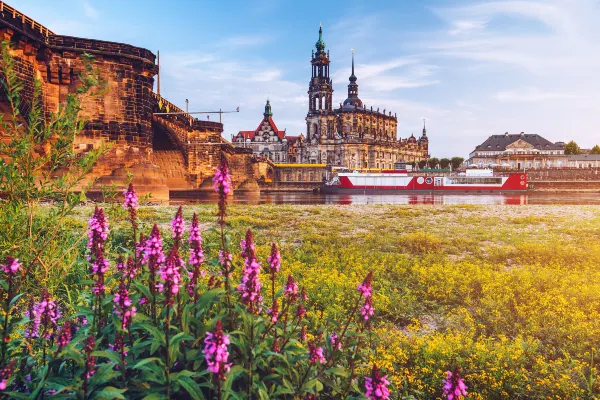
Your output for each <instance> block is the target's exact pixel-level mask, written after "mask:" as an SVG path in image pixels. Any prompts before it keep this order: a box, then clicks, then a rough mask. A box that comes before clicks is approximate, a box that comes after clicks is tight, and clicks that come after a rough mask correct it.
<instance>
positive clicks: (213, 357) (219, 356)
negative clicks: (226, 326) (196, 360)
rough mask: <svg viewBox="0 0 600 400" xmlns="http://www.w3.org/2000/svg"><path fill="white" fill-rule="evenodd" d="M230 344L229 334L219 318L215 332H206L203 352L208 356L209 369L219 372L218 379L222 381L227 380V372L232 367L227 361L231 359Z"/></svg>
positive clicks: (215, 372)
mask: <svg viewBox="0 0 600 400" xmlns="http://www.w3.org/2000/svg"><path fill="white" fill-rule="evenodd" d="M228 344H229V335H224V334H223V326H222V325H221V320H218V321H217V325H216V326H215V330H214V332H206V338H205V339H204V350H203V351H202V353H204V355H205V357H206V363H207V364H208V370H209V371H210V372H212V373H213V374H217V379H218V380H222V381H224V380H225V373H226V372H229V368H230V367H231V363H227V361H228V360H229V351H228V350H227V345H228Z"/></svg>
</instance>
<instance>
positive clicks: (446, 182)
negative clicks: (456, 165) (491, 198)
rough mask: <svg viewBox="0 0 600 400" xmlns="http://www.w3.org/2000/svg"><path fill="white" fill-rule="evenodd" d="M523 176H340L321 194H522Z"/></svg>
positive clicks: (525, 189)
mask: <svg viewBox="0 0 600 400" xmlns="http://www.w3.org/2000/svg"><path fill="white" fill-rule="evenodd" d="M527 189H528V184H527V175H526V174H524V173H523V174H509V175H507V176H408V175H407V174H398V173H340V174H338V176H337V179H336V181H335V183H334V184H326V185H323V187H322V189H321V191H322V192H323V193H365V192H369V193H377V192H381V193H387V194H389V193H390V192H394V191H398V192H403V193H406V192H427V193H431V192H436V193H437V192H455V193H456V192H474V193H482V192H488V193H489V192H498V193H503V192H525V191H527Z"/></svg>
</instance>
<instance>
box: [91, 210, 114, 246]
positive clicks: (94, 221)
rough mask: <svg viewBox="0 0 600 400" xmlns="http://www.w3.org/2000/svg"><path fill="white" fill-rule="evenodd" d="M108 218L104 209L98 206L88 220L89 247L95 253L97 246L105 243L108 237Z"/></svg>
mask: <svg viewBox="0 0 600 400" xmlns="http://www.w3.org/2000/svg"><path fill="white" fill-rule="evenodd" d="M108 231H109V230H108V219H107V218H106V215H104V210H103V209H101V208H98V207H96V208H95V209H94V214H92V216H91V218H90V219H89V220H88V246H87V247H88V248H90V251H91V253H92V255H93V253H94V251H95V248H96V247H97V246H99V245H103V244H104V242H106V239H107V238H108Z"/></svg>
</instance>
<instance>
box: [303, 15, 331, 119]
mask: <svg viewBox="0 0 600 400" xmlns="http://www.w3.org/2000/svg"><path fill="white" fill-rule="evenodd" d="M316 48H317V51H316V53H315V52H314V51H313V57H312V59H311V67H312V75H311V79H310V84H309V87H308V113H309V115H310V114H322V113H327V112H330V111H331V110H332V100H333V96H332V94H333V85H332V82H331V79H330V78H329V63H330V60H329V55H328V54H327V53H326V52H325V42H324V41H323V26H322V25H321V26H319V40H318V41H317V43H316Z"/></svg>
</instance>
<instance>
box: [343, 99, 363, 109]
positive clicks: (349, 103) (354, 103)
mask: <svg viewBox="0 0 600 400" xmlns="http://www.w3.org/2000/svg"><path fill="white" fill-rule="evenodd" d="M355 107H359V108H363V102H362V100H361V99H359V98H358V97H348V98H347V99H346V100H344V105H343V106H342V108H344V109H353V108H355Z"/></svg>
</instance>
